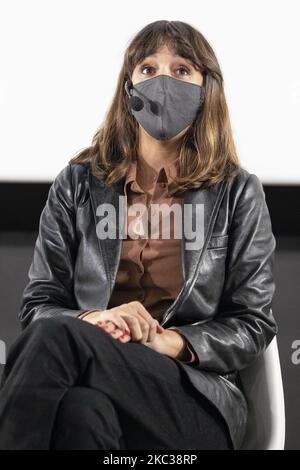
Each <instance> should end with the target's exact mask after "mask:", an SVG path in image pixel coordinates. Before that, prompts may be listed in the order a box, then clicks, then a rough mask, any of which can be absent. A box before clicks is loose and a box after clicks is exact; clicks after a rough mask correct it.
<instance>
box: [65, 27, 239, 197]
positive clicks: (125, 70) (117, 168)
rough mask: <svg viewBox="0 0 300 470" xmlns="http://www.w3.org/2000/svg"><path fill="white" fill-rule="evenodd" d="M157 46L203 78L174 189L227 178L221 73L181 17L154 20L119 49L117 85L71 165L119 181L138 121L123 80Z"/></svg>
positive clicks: (228, 136) (228, 139)
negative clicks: (122, 51) (168, 49)
mask: <svg viewBox="0 0 300 470" xmlns="http://www.w3.org/2000/svg"><path fill="white" fill-rule="evenodd" d="M162 45H169V46H171V48H174V50H175V51H176V53H177V54H179V55H181V56H183V57H185V58H187V59H189V60H190V61H191V62H192V63H193V65H194V67H195V68H196V69H197V70H200V72H201V73H202V75H203V77H204V82H203V85H204V91H205V94H204V103H203V105H202V106H201V107H200V110H199V112H198V114H197V117H196V119H195V121H194V122H193V124H192V125H191V126H190V127H189V129H188V130H187V132H186V133H185V135H184V136H183V139H182V143H181V146H180V154H179V158H178V175H177V178H176V179H175V184H177V186H178V190H179V191H184V190H186V189H188V188H192V187H199V186H201V184H203V183H205V184H206V185H208V186H211V185H213V184H215V183H217V182H219V181H221V180H222V179H223V178H224V177H225V176H228V177H232V176H233V175H234V174H235V173H236V170H237V169H238V167H239V166H240V163H239V159H238V156H237V152H236V148H235V144H234V141H233V136H232V130H231V124H230V119H229V112H228V108H227V104H226V99H225V94H224V88H223V76H222V72H221V70H220V66H219V63H218V61H217V58H216V56H215V53H214V52H213V49H212V47H211V46H210V44H209V43H208V41H207V40H206V39H205V38H204V36H203V35H202V34H201V33H200V32H199V31H198V30H197V29H195V28H194V27H193V26H191V25H190V24H187V23H184V22H182V21H166V20H161V21H155V22H153V23H150V24H148V25H146V26H145V27H144V28H143V29H142V30H141V31H139V32H138V33H137V34H136V35H135V37H134V38H133V39H132V41H131V42H130V44H129V46H128V47H127V49H126V50H125V54H124V62H123V65H122V68H121V71H120V73H119V78H118V82H117V88H116V91H115V95H114V97H113V100H112V103H111V106H110V108H109V109H108V111H107V113H106V116H105V118H104V121H103V123H102V124H101V126H100V127H99V128H98V130H97V132H96V133H95V135H94V137H93V140H92V144H91V146H90V147H87V148H85V149H84V150H81V151H80V153H79V154H77V155H75V156H74V157H73V158H72V159H71V160H70V162H71V163H83V162H87V161H89V162H90V165H91V171H92V173H93V175H94V176H95V177H97V178H101V177H104V178H105V182H106V183H107V184H108V185H111V184H113V183H115V182H118V181H119V180H120V179H122V178H123V177H124V176H125V174H126V172H127V170H128V169H129V167H130V164H131V160H132V158H137V155H138V136H139V132H138V123H137V121H136V119H135V118H134V116H133V115H132V113H131V111H130V108H129V105H128V97H127V95H126V92H125V88H124V84H125V80H126V79H127V78H128V77H129V78H131V76H132V72H133V70H134V68H135V67H136V65H138V64H139V63H140V62H141V61H142V60H144V58H145V57H147V56H148V55H151V54H153V53H155V52H156V51H157V50H158V49H159V48H160V47H161V46H162Z"/></svg>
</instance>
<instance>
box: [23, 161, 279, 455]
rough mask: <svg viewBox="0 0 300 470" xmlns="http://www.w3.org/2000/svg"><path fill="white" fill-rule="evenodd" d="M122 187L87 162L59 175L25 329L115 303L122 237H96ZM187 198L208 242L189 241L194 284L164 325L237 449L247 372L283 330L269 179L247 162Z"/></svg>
mask: <svg viewBox="0 0 300 470" xmlns="http://www.w3.org/2000/svg"><path fill="white" fill-rule="evenodd" d="M123 184H124V182H123V181H120V182H119V183H117V184H115V185H114V186H113V187H108V186H107V185H106V184H105V183H104V180H102V179H97V178H95V177H94V176H93V175H92V174H91V171H90V169H89V164H88V163H87V164H79V165H78V164H68V165H67V166H66V167H65V168H63V170H62V171H61V172H60V173H59V174H58V176H57V177H56V179H55V181H54V182H53V184H52V186H51V188H50V191H49V195H48V200H47V203H46V205H45V207H44V209H43V212H42V214H41V219H40V228H39V235H38V238H37V240H36V245H35V250H34V256H33V260H32V264H31V266H30V269H29V282H28V284H27V286H26V288H25V290H24V293H23V297H22V301H21V307H20V313H19V319H20V321H21V324H22V328H25V327H26V326H27V325H28V324H29V322H31V321H32V320H35V319H37V318H42V317H50V316H51V317H53V316H57V315H70V316H73V317H77V316H78V315H79V314H80V313H81V312H83V311H84V310H87V309H93V308H100V309H105V308H106V307H107V305H108V303H109V299H110V295H111V293H112V289H113V286H114V282H115V279H116V274H117V271H118V266H119V260H120V255H121V243H122V240H121V238H118V237H117V238H115V239H111V238H107V239H105V240H103V239H102V240H100V239H99V238H98V237H97V234H96V224H97V223H98V222H99V217H98V215H97V214H96V209H97V207H98V205H100V204H102V203H104V202H106V203H111V204H113V205H114V206H115V207H116V209H118V207H119V196H120V195H124V193H123ZM183 194H184V202H185V203H192V204H193V207H195V206H194V205H195V204H204V235H205V238H204V245H203V247H202V248H201V249H199V250H185V249H184V243H185V241H188V240H185V237H183V238H182V268H183V273H184V280H185V282H184V286H183V289H182V290H181V291H180V293H179V295H178V296H177V298H176V299H175V301H174V302H173V304H172V305H171V306H170V307H169V308H168V309H167V310H166V312H165V313H164V317H163V320H162V321H161V324H162V325H164V327H166V328H167V327H170V326H174V327H176V328H178V330H180V332H181V333H182V334H183V335H184V336H185V337H186V338H187V340H188V341H189V342H190V344H191V345H192V347H193V349H194V351H195V352H196V356H197V359H198V361H199V362H198V363H196V364H195V363H194V364H185V363H182V362H180V361H179V360H177V359H174V360H176V361H177V363H178V364H179V365H180V367H181V368H182V370H183V371H184V373H186V374H187V376H188V378H189V379H190V381H191V383H192V384H193V385H194V386H195V387H196V389H197V390H198V391H199V392H200V393H202V394H204V395H205V396H206V397H207V398H208V399H209V400H210V401H211V402H212V403H213V404H214V405H215V406H216V407H217V409H218V410H219V411H220V412H221V414H222V415H223V417H224V418H225V422H226V423H227V425H228V428H229V431H230V435H231V438H232V442H233V446H234V448H235V449H238V448H239V447H240V445H241V443H242V439H243V436H244V431H245V425H246V420H247V402H246V399H245V397H244V394H243V392H242V390H241V389H240V385H239V381H238V378H239V377H238V371H240V370H241V369H244V368H246V367H247V366H249V365H250V364H251V363H252V362H253V361H254V360H255V359H256V358H257V357H258V356H259V355H260V354H261V353H262V352H263V351H264V349H265V348H266V346H267V345H268V344H269V343H270V342H271V340H272V338H273V337H274V336H275V335H276V333H277V324H276V322H275V320H274V318H273V314H272V309H271V302H272V297H273V294H274V289H275V286H274V279H273V261H274V250H275V238H274V236H273V234H272V228H271V222H270V217H269V212H268V209H267V205H266V202H265V195H264V191H263V188H262V184H261V182H260V180H259V179H258V178H257V176H256V175H254V174H249V173H248V172H247V171H246V170H245V169H243V168H241V169H240V170H239V173H238V175H237V176H236V177H235V178H234V179H233V181H228V180H227V179H226V178H225V179H223V181H222V182H220V183H218V184H216V185H214V186H212V187H211V188H208V187H206V188H204V187H203V188H200V189H199V188H198V189H189V190H187V191H186V192H185V193H183ZM118 222H119V221H118V219H117V227H118ZM183 235H184V233H183ZM166 269H167V267H166ZM195 432H197V430H195Z"/></svg>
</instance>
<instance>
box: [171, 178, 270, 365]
mask: <svg viewBox="0 0 300 470" xmlns="http://www.w3.org/2000/svg"><path fill="white" fill-rule="evenodd" d="M228 234H229V237H228V240H229V245H228V252H227V258H226V267H225V281H224V287H223V292H222V298H221V302H220V304H219V308H218V313H217V315H216V316H215V317H214V318H213V319H212V320H210V321H207V322H205V323H203V322H198V323H193V324H188V325H182V326H176V329H177V330H178V331H179V332H180V333H181V334H182V335H184V336H185V337H186V339H187V340H188V342H189V343H190V344H191V346H192V348H193V351H195V352H196V356H197V361H196V362H195V363H193V367H195V368H197V369H207V370H211V371H215V372H217V373H219V374H227V373H230V372H234V371H237V370H242V369H244V368H245V367H247V366H248V365H250V364H251V363H252V362H253V361H254V360H255V359H256V358H257V357H258V356H259V355H260V354H261V353H262V352H263V351H264V350H265V349H266V347H267V346H268V345H269V343H270V342H271V340H272V339H273V337H274V336H275V335H276V334H277V331H278V327H277V324H276V322H275V319H274V317H273V313H272V308H271V306H272V298H273V294H274V291H275V283H274V278H273V264H274V252H275V246H276V242H275V238H274V235H273V233H272V227H271V220H270V216H269V211H268V208H267V205H266V201H265V194H264V191H263V187H262V184H261V182H260V180H259V179H258V177H257V176H256V175H254V174H250V175H249V177H248V179H247V181H246V183H245V185H244V187H243V189H242V191H241V194H240V197H239V199H238V202H237V205H236V207H235V210H234V213H233V216H232V220H231V224H230V228H229V233H228ZM200 323H201V324H200Z"/></svg>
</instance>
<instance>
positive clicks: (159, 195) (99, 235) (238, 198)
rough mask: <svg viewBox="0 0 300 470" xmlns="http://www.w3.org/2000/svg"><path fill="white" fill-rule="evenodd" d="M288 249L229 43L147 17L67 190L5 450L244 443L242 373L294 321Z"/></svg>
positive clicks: (42, 237)
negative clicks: (241, 125)
mask: <svg viewBox="0 0 300 470" xmlns="http://www.w3.org/2000/svg"><path fill="white" fill-rule="evenodd" d="M125 196H126V197H125ZM124 201H125V203H124ZM157 204H162V206H161V207H162V209H161V213H160V219H157V218H156V219H155V218H154V217H153V218H152V208H153V206H156V209H157ZM136 207H138V208H139V209H140V210H139V211H138V210H136V211H132V209H133V208H136ZM159 207H160V206H159ZM161 207H160V208H161ZM175 207H176V208H177V209H176V210H175V209H174V208H175ZM126 209H127V211H126ZM171 209H172V211H171ZM150 212H151V217H147V216H148V215H149V213H150ZM171 212H172V213H173V214H174V216H173V218H172V217H169V215H170V213H171ZM176 214H177V215H176ZM178 214H179V218H178V217H177V216H178ZM175 215H176V216H175ZM167 221H168V222H169V223H170V225H169V229H170V232H169V237H162V236H161V234H162V232H161V228H162V226H163V223H164V222H167ZM195 224H196V229H195ZM153 227H154V229H155V228H156V235H157V234H159V237H157V236H152V231H151V236H149V231H148V232H147V229H149V228H151V230H152V228H153ZM180 228H181V229H182V228H183V230H182V233H181V234H180V235H181V236H177V234H178V229H180ZM179 232H180V230H179ZM154 233H155V230H154ZM192 235H193V237H192ZM192 238H195V239H196V240H195V241H194V242H191V239H192ZM274 250H275V240H274V236H273V234H272V229H271V223H270V217H269V213H268V209H267V206H266V202H265V197H264V192H263V188H262V185H261V183H260V181H259V179H258V178H257V176H255V175H254V174H249V173H248V172H247V171H246V170H245V169H243V168H242V167H241V165H240V164H239V161H238V157H237V154H236V150H235V147H234V142H233V138H232V132H231V128H230V120H229V115H228V109H227V105H226V100H225V96H224V89H223V77H222V73H221V70H220V67H219V64H218V62H217V59H216V56H215V54H214V52H213V50H212V48H211V47H210V45H209V43H208V42H207V40H206V39H205V38H204V37H203V36H202V34H201V33H200V32H199V31H197V30H196V29H195V28H193V27H192V26H191V25H188V24H186V23H183V22H180V21H156V22H154V23H151V24H149V25H147V26H146V27H145V28H143V29H142V30H141V31H140V32H139V33H138V34H137V35H136V36H135V37H134V38H133V40H132V41H131V43H130V45H129V46H128V48H127V50H126V53H125V57H124V64H123V67H122V69H121V72H120V76H119V81H118V85H117V91H116V94H115V96H114V99H113V102H112V105H111V108H110V109H109V112H108V114H107V115H106V118H105V121H104V123H103V125H102V126H101V128H100V129H99V130H98V132H97V133H96V135H95V137H94V140H93V143H92V146H91V147H89V148H87V149H85V150H83V151H82V152H80V153H79V155H77V156H75V157H74V158H73V159H72V160H71V161H70V162H69V164H68V165H67V166H66V167H65V168H64V169H63V170H62V171H61V172H60V173H59V175H58V176H57V177H56V179H55V181H54V183H53V185H52V186H51V188H50V191H49V196H48V200H47V203H46V206H45V208H44V210H43V212H42V215H41V220H40V229H39V235H38V238H37V241H36V246H35V251H34V256H33V261H32V265H31V267H30V270H29V283H28V285H27V286H26V288H25V290H24V293H23V298H22V304H21V309H20V314H19V318H20V321H21V324H22V327H23V331H22V334H21V335H20V337H19V338H18V339H17V341H16V342H15V343H14V345H13V346H12V347H11V350H10V353H9V357H8V360H7V364H6V367H5V370H4V375H3V377H2V388H1V392H0V393H1V397H0V448H3V449H49V448H50V449H76V448H77V449H78V448H80V449H231V448H233V449H238V448H240V446H241V444H242V441H243V437H244V433H245V428H246V424H247V402H246V398H245V397H244V394H243V390H242V387H241V385H240V382H239V371H240V370H241V369H244V368H245V367H247V366H249V365H250V364H251V363H252V362H253V361H254V360H255V359H256V358H257V357H258V356H259V355H260V354H261V353H262V352H263V351H264V350H265V348H266V347H267V346H268V344H269V343H270V342H271V340H272V338H273V337H274V335H276V333H277V325H276V322H275V320H274V318H273V314H272V309H271V302H272V297H273V293H274V280H273V258H274Z"/></svg>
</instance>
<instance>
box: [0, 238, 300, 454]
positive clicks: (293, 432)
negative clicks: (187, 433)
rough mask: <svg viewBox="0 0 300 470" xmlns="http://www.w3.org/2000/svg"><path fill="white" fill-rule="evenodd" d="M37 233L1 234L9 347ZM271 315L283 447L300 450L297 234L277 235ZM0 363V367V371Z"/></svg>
mask: <svg viewBox="0 0 300 470" xmlns="http://www.w3.org/2000/svg"><path fill="white" fill-rule="evenodd" d="M36 235H37V234H36V232H33V233H24V232H23V233H21V232H12V233H9V232H7V233H2V234H1V235H0V280H1V283H0V298H1V316H0V339H2V340H4V341H5V342H6V343H7V346H8V347H9V346H10V345H11V343H12V342H13V341H14V339H15V338H16V337H17V335H18V333H19V331H20V327H19V323H18V320H17V313H18V309H19V304H20V299H21V295H22V291H23V288H24V286H25V284H26V282H27V272H28V268H29V265H30V262H31V258H32V253H33V247H34V242H35V239H36ZM275 276H276V294H275V298H274V315H275V316H276V319H277V321H278V324H279V335H278V343H279V352H280V358H281V363H282V373H283V380H284V389H285V401H286V415H287V439H286V449H299V450H300V437H299V429H300V365H294V364H293V363H292V353H293V350H292V343H293V342H294V341H295V340H300V282H299V281H300V237H277V250H276V261H275ZM2 370H3V366H0V374H1V372H2Z"/></svg>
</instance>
